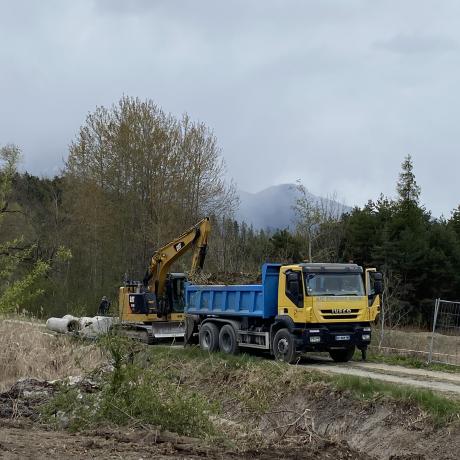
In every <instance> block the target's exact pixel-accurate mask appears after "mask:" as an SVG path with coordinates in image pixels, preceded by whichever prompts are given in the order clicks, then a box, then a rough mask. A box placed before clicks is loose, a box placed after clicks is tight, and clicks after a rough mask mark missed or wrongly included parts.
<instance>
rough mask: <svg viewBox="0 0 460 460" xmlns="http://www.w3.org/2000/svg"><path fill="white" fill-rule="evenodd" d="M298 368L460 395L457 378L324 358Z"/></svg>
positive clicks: (302, 362) (459, 384) (305, 361)
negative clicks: (341, 362) (337, 361)
mask: <svg viewBox="0 0 460 460" xmlns="http://www.w3.org/2000/svg"><path fill="white" fill-rule="evenodd" d="M301 364H302V365H305V366H306V367H308V368H309V369H317V370H319V371H322V372H326V373H329V374H343V375H356V376H358V377H365V378H369V379H375V380H381V381H383V382H388V383H396V384H401V385H410V386H413V387H417V388H426V389H428V390H433V391H436V392H439V393H447V394H452V395H454V394H455V395H457V396H458V395H460V374H453V373H449V372H438V371H429V370H425V369H412V368H408V367H403V366H394V365H391V366H389V365H387V364H379V363H369V362H349V363H343V364H338V363H334V362H333V361H332V360H330V359H328V358H323V357H318V358H317V357H314V358H308V359H306V360H303V361H301Z"/></svg>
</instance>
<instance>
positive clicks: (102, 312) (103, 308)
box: [97, 296, 110, 316]
mask: <svg viewBox="0 0 460 460" xmlns="http://www.w3.org/2000/svg"><path fill="white" fill-rule="evenodd" d="M109 308H110V301H109V299H107V297H106V296H104V297H102V299H101V303H100V304H99V309H98V311H97V315H98V316H106V315H107V313H108V312H109Z"/></svg>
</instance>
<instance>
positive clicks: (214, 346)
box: [198, 323, 219, 352]
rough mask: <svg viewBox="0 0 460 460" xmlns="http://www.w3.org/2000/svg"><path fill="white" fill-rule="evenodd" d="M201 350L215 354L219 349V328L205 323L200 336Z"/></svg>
mask: <svg viewBox="0 0 460 460" xmlns="http://www.w3.org/2000/svg"><path fill="white" fill-rule="evenodd" d="M198 336H199V339H200V348H201V349H202V350H205V351H209V352H213V351H217V350H218V349H219V328H218V327H217V326H216V325H215V324H213V323H204V324H203V326H201V328H200V332H199V334H198Z"/></svg>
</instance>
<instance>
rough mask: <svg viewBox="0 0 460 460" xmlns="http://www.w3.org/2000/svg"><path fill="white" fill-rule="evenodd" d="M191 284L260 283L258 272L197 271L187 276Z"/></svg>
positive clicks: (260, 278)
mask: <svg viewBox="0 0 460 460" xmlns="http://www.w3.org/2000/svg"><path fill="white" fill-rule="evenodd" d="M189 280H190V281H191V282H192V283H193V284H198V285H228V284H260V283H261V282H262V277H261V275H260V274H259V273H223V272H220V273H197V274H195V275H192V276H190V277H189Z"/></svg>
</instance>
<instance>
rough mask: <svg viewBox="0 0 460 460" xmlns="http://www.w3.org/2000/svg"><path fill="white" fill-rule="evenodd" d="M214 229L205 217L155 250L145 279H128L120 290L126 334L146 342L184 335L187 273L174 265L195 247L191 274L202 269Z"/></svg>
mask: <svg viewBox="0 0 460 460" xmlns="http://www.w3.org/2000/svg"><path fill="white" fill-rule="evenodd" d="M210 231H211V224H210V221H209V218H208V217H206V218H204V219H202V220H201V221H200V222H198V223H197V224H196V225H194V226H193V227H191V228H189V229H188V230H187V231H185V232H184V233H182V235H180V236H178V237H177V238H175V239H174V240H173V241H171V242H169V243H168V244H166V245H164V246H163V247H161V248H160V249H158V251H156V252H155V253H154V254H153V256H152V258H151V261H150V266H149V268H148V270H147V273H146V275H145V277H144V280H143V282H140V281H126V282H125V285H124V286H122V287H120V291H119V309H120V320H121V327H122V329H123V334H124V335H126V336H128V337H131V338H133V339H136V340H140V341H142V342H145V343H149V344H151V343H154V342H155V341H156V340H158V339H164V338H183V337H184V333H185V324H184V306H185V299H184V295H183V293H184V283H185V282H186V281H187V276H186V274H185V273H170V269H171V265H172V264H173V263H174V262H176V261H177V260H178V259H179V258H180V257H182V256H183V255H185V254H186V253H187V252H188V251H189V250H190V249H193V257H192V266H191V269H190V272H189V273H190V275H193V274H196V273H197V272H198V271H199V270H201V269H202V268H203V264H204V260H205V257H206V251H207V246H208V236H209V233H210Z"/></svg>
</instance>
